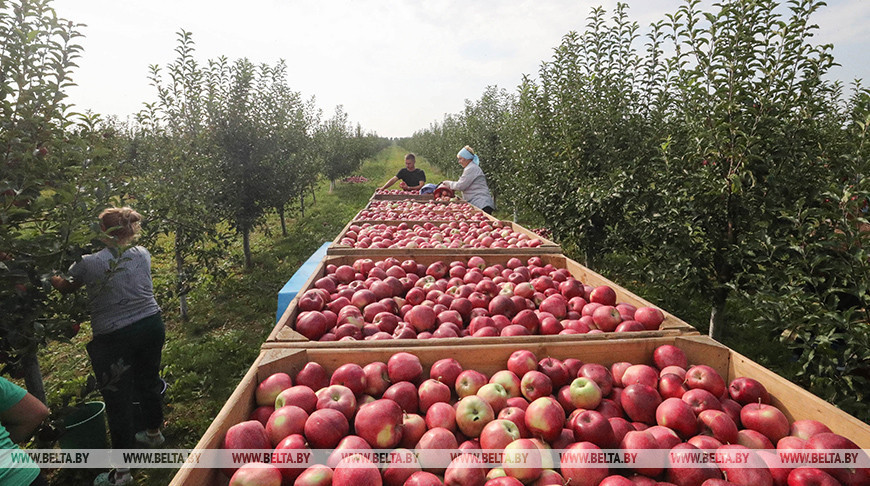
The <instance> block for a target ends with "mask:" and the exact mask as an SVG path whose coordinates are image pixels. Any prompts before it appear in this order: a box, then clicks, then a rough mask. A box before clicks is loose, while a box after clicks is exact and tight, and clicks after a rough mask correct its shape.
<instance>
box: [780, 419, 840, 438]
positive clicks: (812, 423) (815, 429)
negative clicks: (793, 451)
mask: <svg viewBox="0 0 870 486" xmlns="http://www.w3.org/2000/svg"><path fill="white" fill-rule="evenodd" d="M821 433H831V429H829V428H828V426H827V425H825V424H823V423H821V422H819V421H818V420H795V421H794V422H792V424H791V428H790V429H789V435H793V436H795V437H800V438H801V439H804V440H809V438H810V437H812V436H814V435H816V434H821Z"/></svg>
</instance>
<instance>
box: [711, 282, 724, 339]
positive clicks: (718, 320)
mask: <svg viewBox="0 0 870 486" xmlns="http://www.w3.org/2000/svg"><path fill="white" fill-rule="evenodd" d="M727 300H728V289H727V288H724V287H720V288H718V289H716V290H715V291H713V305H712V307H711V308H710V332H709V333H708V334H709V336H710V337H711V338H713V339H715V340H716V341H721V340H722V333H723V332H724V331H725V303H726V302H727Z"/></svg>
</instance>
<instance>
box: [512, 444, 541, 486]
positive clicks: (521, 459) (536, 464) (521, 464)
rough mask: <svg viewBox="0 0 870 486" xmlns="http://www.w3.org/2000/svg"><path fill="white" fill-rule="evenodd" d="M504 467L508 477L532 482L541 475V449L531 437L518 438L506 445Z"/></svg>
mask: <svg viewBox="0 0 870 486" xmlns="http://www.w3.org/2000/svg"><path fill="white" fill-rule="evenodd" d="M502 468H503V470H504V473H505V474H506V475H507V477H510V478H514V479H517V480H519V481H521V482H523V483H530V482H532V481H535V480H536V479H538V478H539V477H540V476H541V473H542V469H543V463H542V460H541V450H540V449H539V448H538V446H537V445H536V444H535V442H533V441H532V440H530V439H516V440H514V441H513V442H511V443H509V444H507V445H506V446H505V447H504V454H503V461H502Z"/></svg>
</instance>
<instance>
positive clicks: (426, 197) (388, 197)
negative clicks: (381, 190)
mask: <svg viewBox="0 0 870 486" xmlns="http://www.w3.org/2000/svg"><path fill="white" fill-rule="evenodd" d="M371 199H373V200H381V201H403V200H406V199H410V200H411V201H432V200H434V197H433V196H432V194H378V193H374V194H372V197H371Z"/></svg>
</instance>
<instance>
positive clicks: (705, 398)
mask: <svg viewBox="0 0 870 486" xmlns="http://www.w3.org/2000/svg"><path fill="white" fill-rule="evenodd" d="M680 399H681V400H682V401H684V402H686V403H688V404H689V406H690V407H692V410H694V411H695V415H698V414H700V413H701V412H703V411H704V410H722V403H721V402H719V399H717V398H716V397H714V396H713V394H712V393H710V392H708V391H707V390H704V389H703V388H694V389H692V390H687V391H686V392H685V393H683V396H682V397H680Z"/></svg>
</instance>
